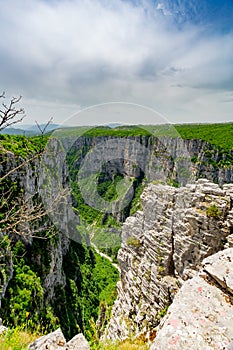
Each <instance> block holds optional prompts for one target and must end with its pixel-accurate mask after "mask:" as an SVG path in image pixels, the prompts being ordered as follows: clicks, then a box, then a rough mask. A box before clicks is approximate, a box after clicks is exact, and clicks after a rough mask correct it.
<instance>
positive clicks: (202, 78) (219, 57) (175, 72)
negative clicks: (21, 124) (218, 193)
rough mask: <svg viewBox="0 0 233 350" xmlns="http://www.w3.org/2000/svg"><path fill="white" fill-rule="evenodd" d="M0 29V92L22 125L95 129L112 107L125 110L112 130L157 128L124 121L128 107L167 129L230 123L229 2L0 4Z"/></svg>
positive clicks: (232, 31)
mask: <svg viewBox="0 0 233 350" xmlns="http://www.w3.org/2000/svg"><path fill="white" fill-rule="evenodd" d="M0 23H1V40H0V91H5V92H6V97H7V98H8V99H9V98H10V97H12V96H19V95H22V97H23V98H22V102H21V103H22V106H23V107H24V108H25V111H26V115H27V117H26V118H25V123H32V124H33V123H34V122H35V120H37V121H38V122H41V123H42V122H46V121H48V119H50V118H51V117H53V121H54V123H59V124H60V123H61V124H62V123H64V122H65V120H68V121H69V120H74V119H75V121H76V123H77V124H80V125H83V124H93V123H94V124H100V123H101V122H102V121H103V122H108V115H105V116H104V117H103V120H102V119H101V118H102V117H101V113H102V116H103V113H110V112H109V106H110V107H111V104H108V103H109V102H117V103H119V102H121V103H122V105H121V106H123V105H124V103H126V106H127V108H126V109H125V110H124V108H122V109H121V113H120V115H121V120H119V118H118V116H117V115H116V114H115V115H114V113H113V114H112V118H110V119H111V120H109V121H111V122H114V121H115V122H128V123H131V124H134V123H136V122H137V123H148V124H149V123H151V124H153V123H155V122H156V118H155V115H154V114H153V113H147V114H146V117H143V113H141V108H142V107H139V109H140V113H139V114H138V115H140V117H139V118H134V112H132V110H131V112H132V113H131V115H130V117H129V115H127V112H128V111H129V108H128V107H129V106H133V105H134V104H135V105H134V106H135V110H136V109H137V108H138V107H137V106H145V107H146V109H147V111H148V110H150V111H151V110H152V111H153V110H155V111H157V112H158V113H157V115H160V116H163V118H164V120H165V121H166V122H170V123H191V122H192V123H202V122H225V121H232V120H233V1H232V0H208V1H207V0H201V1H198V0H189V1H187V0H174V1H172V0H158V1H157V0H153V1H152V0H134V1H129V0H128V1H127V0H125V1H120V0H112V1H107V0H93V1H91V0H50V1H49V0H47V1H46V0H23V1H22V0H17V1H12V0H9V1H4V0H0ZM99 104H101V106H108V108H106V109H105V111H103V110H102V111H101V113H99V112H98V116H95V113H80V111H82V110H83V109H84V110H85V111H86V110H90V107H91V106H93V105H99ZM112 105H114V104H112ZM115 106H116V105H115ZM118 106H119V104H118Z"/></svg>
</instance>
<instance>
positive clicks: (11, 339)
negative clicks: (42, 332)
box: [0, 325, 38, 350]
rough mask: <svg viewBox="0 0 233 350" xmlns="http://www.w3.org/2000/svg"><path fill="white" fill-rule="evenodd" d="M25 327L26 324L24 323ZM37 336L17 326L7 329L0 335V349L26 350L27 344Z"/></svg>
mask: <svg viewBox="0 0 233 350" xmlns="http://www.w3.org/2000/svg"><path fill="white" fill-rule="evenodd" d="M25 328H26V325H25ZM37 337H38V336H36V335H35V334H30V333H29V332H27V331H25V330H23V329H21V328H19V327H17V328H13V329H8V330H7V331H6V332H4V333H3V334H1V335H0V349H1V350H27V349H28V345H29V344H30V343H31V342H33V341H34V340H36V338H37Z"/></svg>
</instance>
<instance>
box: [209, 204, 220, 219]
mask: <svg viewBox="0 0 233 350" xmlns="http://www.w3.org/2000/svg"><path fill="white" fill-rule="evenodd" d="M221 214H222V213H221V211H220V210H219V209H218V207H217V206H216V204H211V206H210V207H209V208H207V209H206V215H207V216H208V217H209V218H215V219H218V218H219V217H220V215H221Z"/></svg>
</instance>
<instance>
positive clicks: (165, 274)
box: [105, 179, 233, 340]
mask: <svg viewBox="0 0 233 350" xmlns="http://www.w3.org/2000/svg"><path fill="white" fill-rule="evenodd" d="M141 198H142V205H143V211H140V212H138V213H137V214H136V216H135V217H130V218H128V219H127V220H126V222H125V224H124V225H123V231H122V239H123V244H122V247H121V249H120V251H119V254H118V260H119V264H120V269H121V280H120V282H119V283H118V298H117V300H116V302H115V305H114V307H113V311H112V315H113V316H112V318H111V320H110V323H109V325H108V327H107V330H106V333H105V338H108V339H112V340H114V339H123V338H126V337H128V336H132V335H138V334H141V333H146V332H147V331H149V330H151V329H153V328H154V327H156V326H157V325H158V324H159V322H160V318H161V316H163V315H164V314H165V312H166V309H167V307H168V305H170V304H171V303H172V301H173V299H174V297H175V295H176V293H177V291H178V290H179V288H180V287H181V286H182V284H183V283H184V281H186V280H187V279H190V278H192V277H194V276H195V275H197V273H198V271H199V270H200V268H201V263H202V261H203V259H204V258H206V257H208V256H210V255H212V254H214V253H216V252H218V251H220V250H222V249H223V248H224V246H225V247H232V229H233V220H232V219H233V216H232V214H233V207H232V206H233V185H230V184H229V185H224V186H223V187H222V188H221V187H219V186H218V185H217V184H213V183H211V182H209V181H208V180H204V179H201V180H198V181H197V182H196V183H195V184H192V185H187V186H186V187H181V188H178V189H177V188H173V187H169V186H162V185H153V184H151V185H149V186H148V188H147V189H146V190H145V191H144V193H143V194H142V197H141Z"/></svg>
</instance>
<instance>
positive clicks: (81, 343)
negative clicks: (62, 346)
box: [66, 333, 90, 350]
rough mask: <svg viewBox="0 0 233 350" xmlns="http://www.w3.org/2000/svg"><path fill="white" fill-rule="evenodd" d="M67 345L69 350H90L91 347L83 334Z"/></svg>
mask: <svg viewBox="0 0 233 350" xmlns="http://www.w3.org/2000/svg"><path fill="white" fill-rule="evenodd" d="M66 345H67V349H69V350H90V345H89V344H88V342H87V340H86V338H85V337H84V335H83V334H82V333H80V334H77V335H76V336H75V337H74V338H72V339H71V340H70V341H69V342H68V343H67V344H66Z"/></svg>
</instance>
